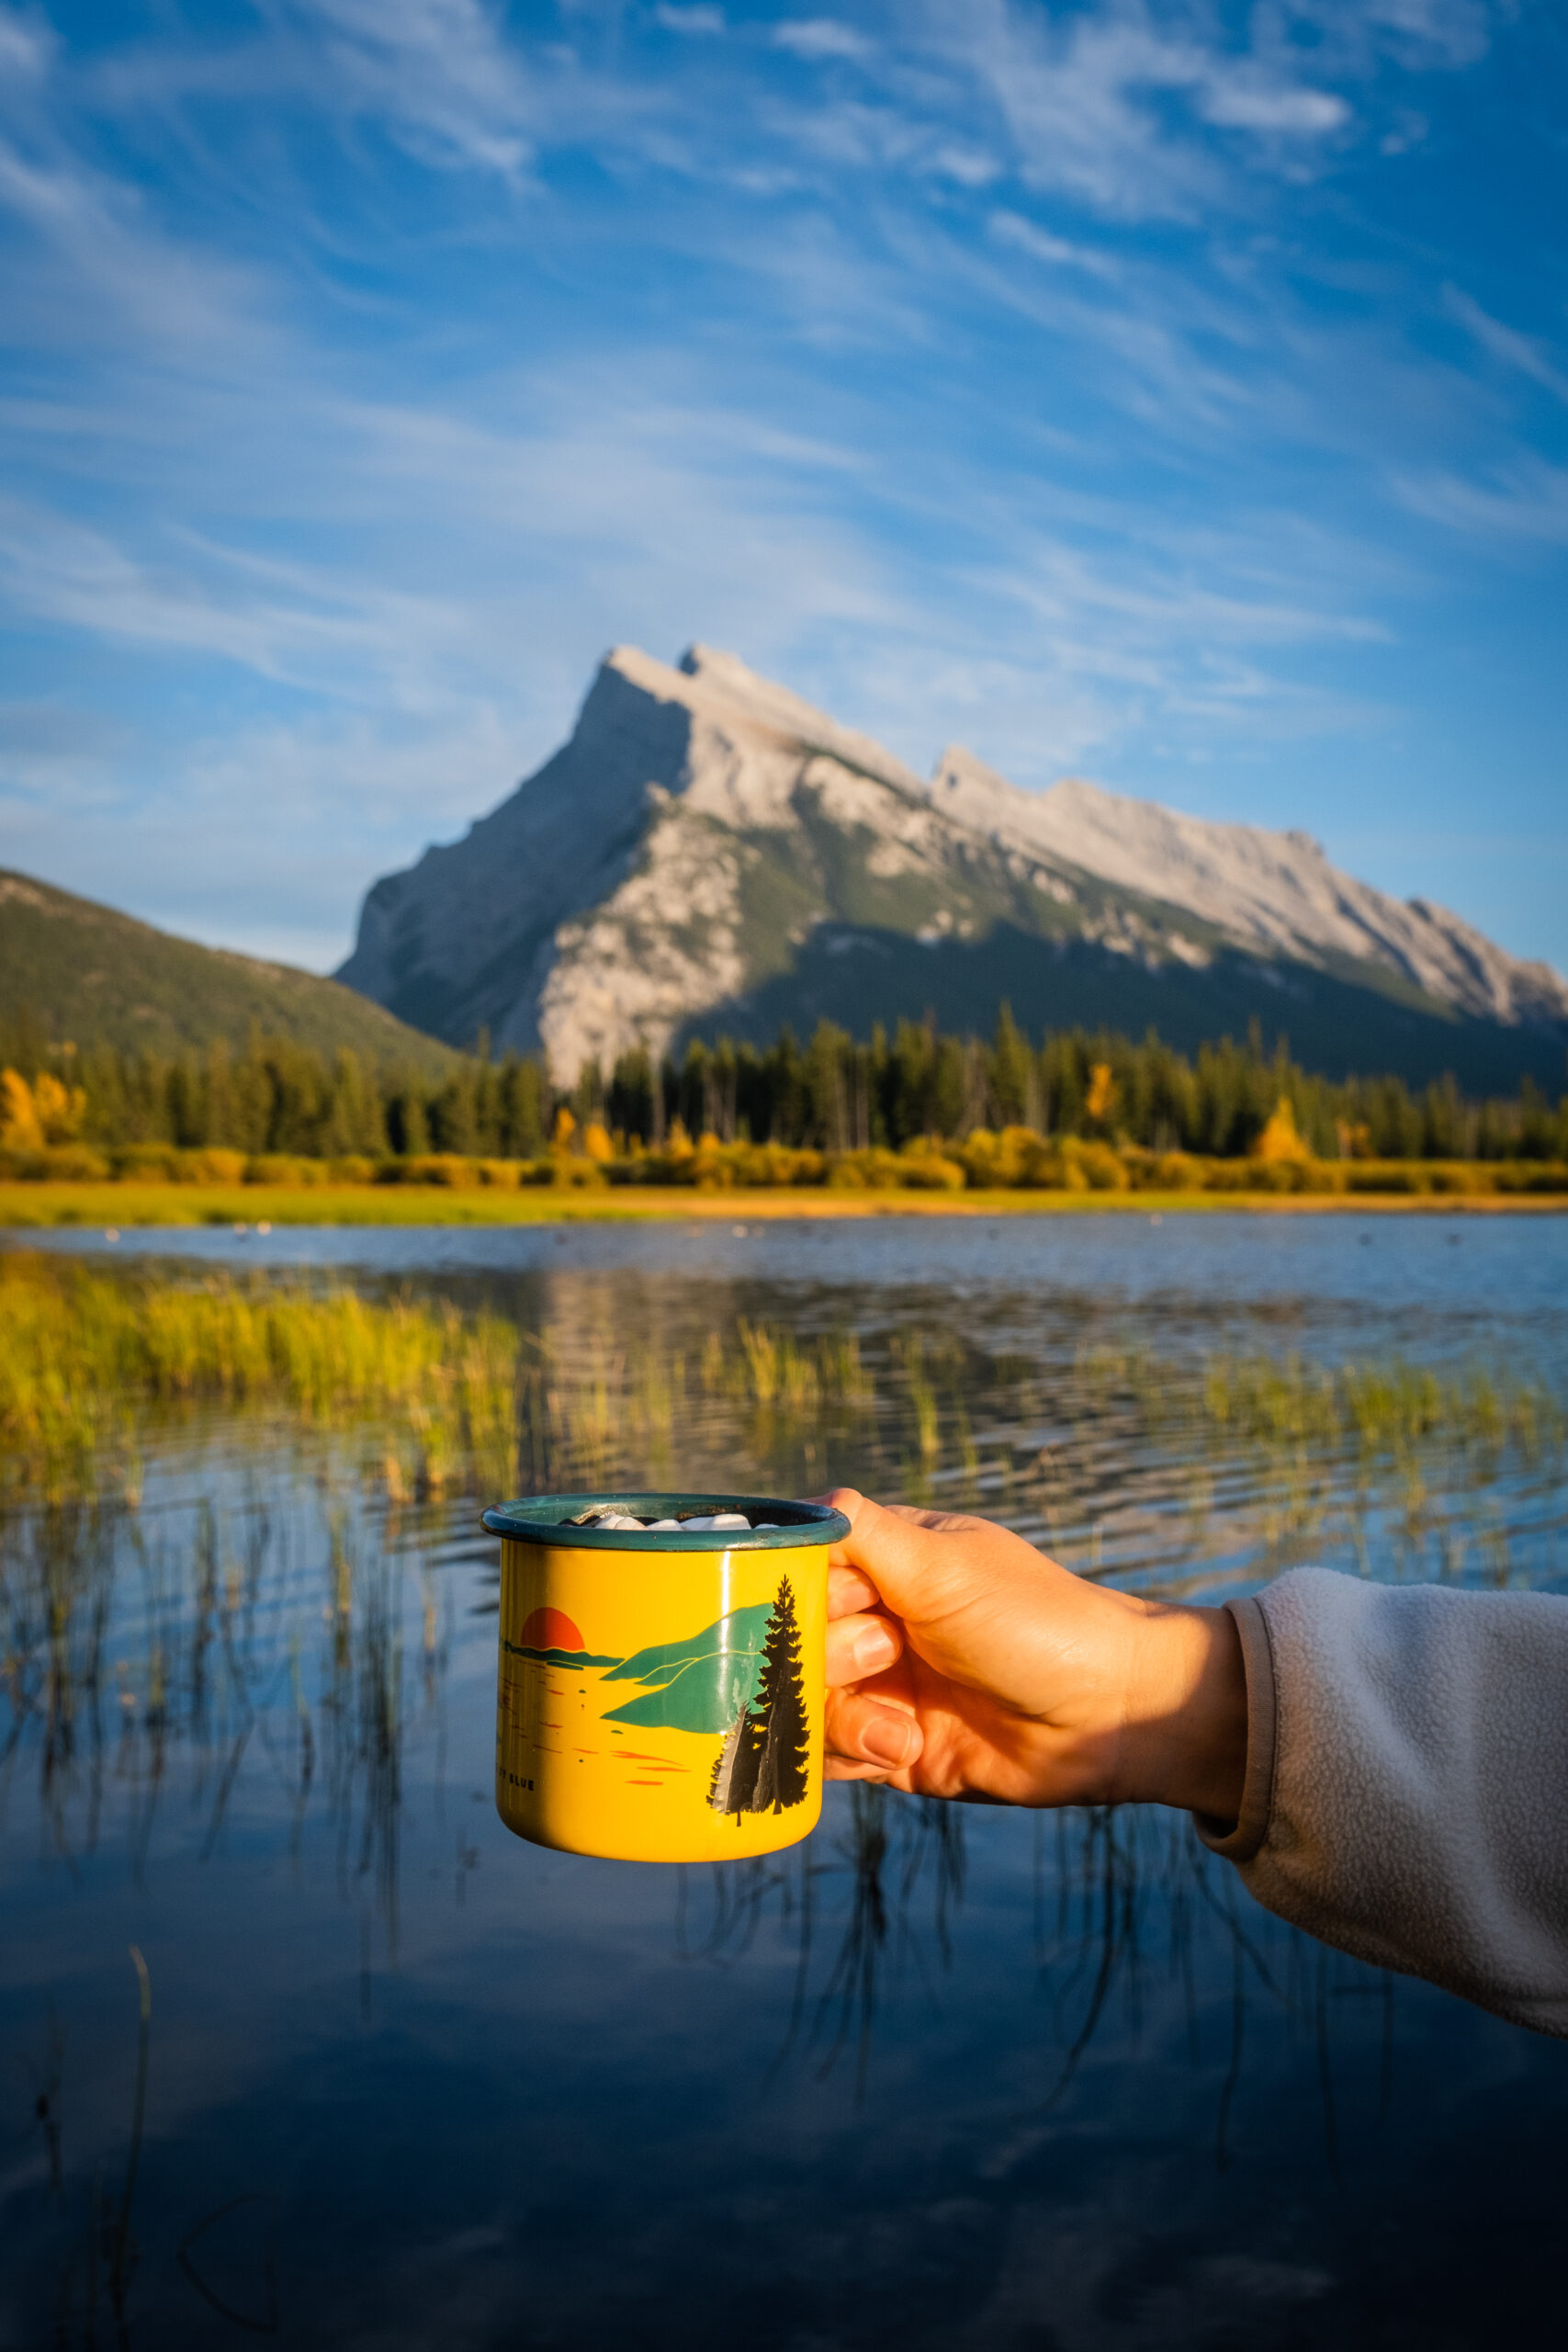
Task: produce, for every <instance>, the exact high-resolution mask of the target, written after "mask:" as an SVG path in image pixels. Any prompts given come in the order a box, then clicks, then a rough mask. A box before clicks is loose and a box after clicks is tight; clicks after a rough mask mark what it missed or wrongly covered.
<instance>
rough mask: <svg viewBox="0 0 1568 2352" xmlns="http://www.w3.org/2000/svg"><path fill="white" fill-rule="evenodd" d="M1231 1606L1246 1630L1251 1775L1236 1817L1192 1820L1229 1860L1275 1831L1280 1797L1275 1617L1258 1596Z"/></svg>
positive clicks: (1244, 1857) (1247, 1853)
mask: <svg viewBox="0 0 1568 2352" xmlns="http://www.w3.org/2000/svg"><path fill="white" fill-rule="evenodd" d="M1225 1607H1226V1608H1227V1609H1228V1610H1229V1611H1230V1613H1231V1615H1232V1617H1233V1618H1234V1619H1235V1629H1236V1632H1237V1633H1238V1634H1240V1636H1241V1656H1242V1665H1243V1668H1244V1670H1245V1672H1246V1675H1247V1777H1246V1779H1245V1781H1243V1783H1242V1792H1241V1812H1240V1814H1239V1815H1237V1817H1236V1819H1235V1821H1217V1820H1215V1819H1214V1818H1213V1815H1209V1814H1202V1813H1195V1814H1194V1815H1193V1816H1192V1821H1193V1826H1194V1827H1195V1828H1196V1829H1197V1832H1198V1835H1199V1837H1200V1838H1201V1839H1202V1841H1203V1843H1204V1845H1205V1846H1207V1847H1208V1849H1209V1850H1210V1851H1211V1853H1215V1854H1221V1855H1223V1856H1224V1860H1226V1861H1227V1862H1249V1861H1250V1860H1252V1858H1253V1856H1254V1854H1256V1853H1257V1851H1258V1848H1259V1847H1260V1846H1261V1845H1262V1843H1263V1840H1264V1838H1266V1837H1267V1836H1268V1834H1269V1812H1270V1809H1271V1807H1272V1805H1273V1802H1274V1734H1275V1715H1276V1706H1275V1695H1274V1653H1273V1650H1272V1648H1271V1646H1270V1645H1269V1620H1268V1618H1267V1617H1266V1616H1265V1615H1264V1613H1263V1610H1262V1608H1261V1606H1260V1605H1259V1603H1258V1601H1257V1600H1227V1601H1226V1603H1225Z"/></svg>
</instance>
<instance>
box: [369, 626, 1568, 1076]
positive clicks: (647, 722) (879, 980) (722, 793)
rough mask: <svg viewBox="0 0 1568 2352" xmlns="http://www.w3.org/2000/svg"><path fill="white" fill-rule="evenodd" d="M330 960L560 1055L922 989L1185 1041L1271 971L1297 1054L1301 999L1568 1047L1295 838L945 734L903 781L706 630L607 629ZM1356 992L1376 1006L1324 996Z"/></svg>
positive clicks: (1527, 994)
mask: <svg viewBox="0 0 1568 2352" xmlns="http://www.w3.org/2000/svg"><path fill="white" fill-rule="evenodd" d="M341 977H342V978H344V979H345V980H347V981H349V982H350V983H351V985H353V986H354V987H356V988H359V989H363V990H364V991H365V992H366V993H367V994H368V995H371V996H374V997H376V998H377V999H378V1001H380V1002H382V1003H383V1004H386V1005H388V1006H389V1008H390V1009H392V1010H394V1011H396V1012H399V1013H400V1014H401V1015H402V1017H403V1018H404V1019H407V1020H410V1021H413V1022H415V1023H420V1024H421V1025H423V1026H426V1027H429V1028H431V1029H434V1031H435V1032H436V1033H437V1034H438V1035H444V1036H446V1037H447V1038H450V1039H452V1040H453V1041H454V1042H457V1043H462V1042H466V1041H467V1040H468V1039H471V1038H472V1036H473V1035H474V1034H475V1032H476V1030H478V1029H479V1027H480V1026H481V1025H483V1026H486V1027H488V1028H489V1030H490V1032H491V1037H492V1038H493V1039H494V1041H495V1042H496V1043H497V1044H498V1045H501V1046H508V1045H510V1046H519V1047H523V1048H533V1047H536V1046H542V1047H543V1048H544V1050H545V1051H546V1052H547V1054H548V1056H549V1057H550V1059H551V1061H552V1063H553V1065H554V1067H555V1069H556V1070H557V1072H558V1075H559V1076H561V1077H563V1078H567V1079H570V1078H574V1077H575V1075H576V1073H577V1070H578V1069H579V1067H580V1066H581V1063H582V1062H584V1061H585V1060H588V1059H592V1058H594V1057H597V1058H599V1059H600V1060H601V1061H602V1062H603V1063H604V1064H606V1065H607V1064H608V1063H609V1062H610V1061H611V1060H613V1059H614V1057H615V1055H616V1054H618V1053H620V1052H623V1051H625V1050H626V1048H627V1047H628V1046H633V1045H637V1044H642V1045H646V1046H649V1047H650V1048H652V1049H654V1050H663V1049H664V1048H665V1047H666V1046H669V1045H670V1044H671V1041H672V1040H674V1039H675V1038H677V1037H678V1036H679V1035H681V1034H682V1031H686V1030H689V1029H690V1028H691V1027H692V1026H693V1025H694V1024H697V1025H700V1026H702V1027H704V1028H706V1029H710V1030H711V1029H716V1028H718V1027H728V1028H729V1029H731V1031H732V1032H734V1033H736V1034H741V1035H752V1034H755V1035H763V1034H768V1033H769V1032H770V1031H771V1029H772V1028H775V1027H776V1026H777V1024H778V1022H779V1021H780V1020H781V1019H786V1018H787V1019H789V1020H791V1021H793V1022H794V1023H795V1024H796V1025H797V1027H798V1026H801V1025H805V1026H810V1025H812V1023H814V1022H815V1020H816V1019H817V1018H818V1016H819V1015H820V1014H821V1013H823V1012H828V1013H829V1014H831V1016H832V1017H834V1018H836V1019H840V1020H843V1021H846V1022H847V1023H848V1024H849V1025H850V1026H852V1027H853V1028H855V1029H857V1030H858V1031H860V1032H861V1033H862V1034H863V1033H864V1031H865V1029H866V1028H867V1027H868V1026H869V1023H870V1022H871V1021H872V1020H873V1019H885V1020H886V1019H889V1018H895V1017H897V1015H899V1014H902V1013H910V1014H913V1015H915V1016H917V1017H918V1016H919V1014H920V1013H921V1012H924V1011H925V1009H926V1007H927V1006H928V1005H935V1006H937V1007H938V1008H939V1009H940V1011H941V1012H942V1017H943V1018H945V1019H947V1020H948V1021H949V1022H950V1023H951V1022H953V1021H956V1022H957V1023H958V1024H959V1025H969V1024H971V1023H974V1024H975V1025H984V1026H986V1027H988V1026H989V1025H990V1023H991V1022H992V1021H993V1020H994V1019H995V1013H996V1002H997V999H998V996H1003V995H1005V996H1007V997H1009V998H1010V1000H1011V1001H1012V1003H1013V1010H1014V1012H1015V1014H1016V1015H1017V1016H1018V1017H1019V1018H1021V1019H1024V1020H1027V1021H1028V1022H1030V1023H1032V1025H1034V1026H1039V1025H1040V1024H1041V1023H1043V1022H1046V1021H1049V1022H1052V1023H1062V1022H1066V1021H1076V1020H1080V1019H1089V1020H1090V1021H1091V1022H1104V1023H1110V1024H1111V1025H1117V1026H1122V1027H1138V1028H1141V1027H1143V1026H1145V1025H1147V1024H1148V1023H1150V1022H1153V1023H1155V1024H1156V1026H1159V1027H1160V1028H1161V1029H1162V1030H1163V1031H1164V1032H1165V1033H1166V1034H1168V1035H1172V1036H1173V1037H1174V1036H1176V1035H1179V1034H1180V1035H1186V1036H1188V1037H1192V1034H1193V1031H1194V1028H1195V1027H1196V1028H1197V1034H1198V1035H1217V1034H1219V1032H1220V1031H1221V1030H1222V1029H1224V1028H1230V1029H1231V1030H1233V1032H1234V1031H1235V1029H1237V1028H1238V1027H1242V1026H1245V1023H1246V1021H1247V1018H1248V1017H1250V1015H1251V1013H1252V1012H1253V1011H1254V1010H1257V1011H1258V1012H1260V1013H1263V1012H1266V1014H1267V1016H1268V1020H1269V1025H1270V1026H1271V1027H1273V1026H1278V1025H1280V1023H1281V1020H1282V1018H1283V1016H1284V1015H1285V1012H1286V1010H1287V1008H1286V1005H1285V1004H1284V1003H1283V1002H1281V1001H1280V998H1281V993H1282V995H1283V997H1284V998H1285V999H1288V1000H1289V1025H1290V1027H1291V1030H1292V1041H1293V1042H1294V1043H1295V1044H1296V1045H1297V1046H1298V1048H1301V1049H1303V1050H1304V1049H1305V1048H1304V1046H1303V1034H1304V1033H1303V1023H1305V1028H1306V1030H1307V1031H1310V1030H1311V1028H1312V1023H1313V1022H1314V1020H1315V1021H1316V1022H1317V1023H1318V1024H1319V1032H1320V1033H1321V1035H1322V1038H1323V1041H1324V1042H1323V1045H1322V1048H1321V1051H1320V1052H1319V1054H1318V1059H1319V1062H1320V1065H1321V1066H1331V1062H1330V1057H1342V1058H1339V1067H1340V1068H1346V1067H1349V1066H1351V1064H1352V1063H1353V1062H1354V1061H1355V1060H1356V1059H1357V1058H1358V1057H1359V1055H1360V1053H1361V1052H1362V1051H1363V1050H1364V1049H1367V1041H1368V1039H1369V1038H1371V1037H1372V1036H1374V1035H1383V1034H1384V1032H1385V1031H1386V1034H1387V1038H1388V1040H1389V1042H1388V1043H1386V1044H1385V1045H1384V1046H1383V1047H1382V1065H1381V1066H1382V1067H1390V1068H1392V1067H1395V1066H1396V1065H1397V1066H1402V1067H1404V1068H1405V1069H1407V1070H1411V1071H1414V1070H1415V1068H1416V1064H1415V1063H1414V1062H1413V1061H1412V1060H1411V1058H1410V1057H1411V1054H1412V1053H1414V1052H1415V1050H1416V1049H1415V1048H1414V1047H1411V1046H1408V1038H1409V1035H1417V1036H1419V1037H1421V1038H1423V1039H1425V1040H1426V1041H1427V1042H1426V1043H1425V1044H1424V1045H1423V1046H1422V1047H1421V1052H1422V1053H1423V1054H1427V1055H1428V1062H1427V1063H1426V1064H1423V1068H1429V1069H1430V1074H1434V1075H1435V1074H1436V1071H1437V1070H1438V1069H1442V1068H1443V1067H1445V1066H1448V1067H1452V1066H1453V1061H1452V1058H1451V1056H1450V1059H1449V1060H1448V1061H1447V1062H1446V1063H1445V1061H1444V1060H1442V1059H1437V1058H1436V1057H1438V1055H1440V1054H1446V1053H1448V1052H1449V1049H1450V1034H1451V1033H1452V1031H1453V1029H1454V1024H1455V1023H1456V1022H1458V1023H1464V1022H1470V1023H1481V1024H1483V1026H1485V1028H1486V1029H1487V1033H1488V1036H1491V1035H1492V1034H1493V1033H1494V1032H1497V1031H1501V1030H1503V1029H1510V1028H1512V1029H1519V1028H1530V1029H1532V1030H1534V1031H1537V1032H1542V1033H1550V1035H1545V1034H1543V1035H1542V1037H1541V1042H1540V1057H1544V1058H1542V1060H1541V1067H1542V1069H1545V1068H1546V1066H1547V1062H1548V1060H1551V1059H1553V1058H1559V1059H1560V1055H1561V1047H1562V1044H1563V1043H1568V987H1565V986H1564V984H1563V982H1562V980H1561V979H1559V978H1557V976H1556V975H1555V974H1554V973H1551V972H1549V971H1547V970H1546V969H1545V968H1544V967H1540V966H1531V965H1526V964H1522V963H1520V962H1518V961H1517V959H1516V958H1514V957H1511V956H1506V955H1505V954H1504V952H1503V951H1502V950H1501V949H1500V948H1498V947H1496V946H1495V945H1494V944H1492V943H1491V942H1490V941H1488V940H1486V939H1483V937H1482V936H1481V934H1480V933H1476V932H1474V931H1473V930H1472V928H1471V927H1470V926H1469V925H1467V924H1465V923H1463V922H1461V921H1460V920H1459V919H1458V918H1456V917H1452V916H1448V915H1445V914H1443V913H1442V912H1441V910H1436V909H1431V908H1427V906H1425V905H1419V906H1417V905H1405V904H1403V903H1401V902H1400V901H1398V900H1396V899H1390V898H1388V897H1387V896H1385V895H1384V894H1383V893H1382V892H1381V891H1378V890H1374V889H1372V888H1370V887H1369V886H1368V885H1366V884H1364V883H1361V882H1359V881H1357V880H1356V879H1355V877H1354V876H1350V875H1348V874H1345V873H1342V872H1340V871H1339V870H1338V869H1337V867H1335V866H1334V865H1331V864H1330V862H1329V860H1328V858H1327V857H1326V856H1325V853H1324V851H1323V849H1322V848H1321V846H1320V845H1319V843H1318V842H1316V841H1314V839H1313V838H1312V836H1311V835H1310V834H1309V833H1306V832H1303V831H1291V832H1270V831H1264V830H1262V829H1261V828H1259V827H1257V826H1252V825H1244V824H1235V823H1221V822H1217V821H1215V820H1212V819H1208V818H1201V817H1192V816H1188V815H1185V814H1183V813H1182V812H1180V811H1179V810H1177V809H1168V808H1165V807H1163V806H1162V805H1161V804H1160V803H1158V802H1157V801H1152V800H1143V799H1137V798H1134V797H1132V796H1130V795H1127V794H1122V793H1117V792H1111V791H1108V790H1106V789H1105V788H1104V787H1103V786H1100V785H1096V784H1089V783H1087V782H1085V781H1083V780H1082V779H1079V778H1076V777H1068V778H1064V779H1063V780H1061V781H1060V782H1058V783H1055V784H1053V785H1051V786H1049V787H1048V788H1047V789H1046V790H1044V791H1043V792H1025V791H1021V790H1020V788H1019V787H1018V786H1016V785H1013V784H1011V783H1010V782H1009V781H1008V779H1007V778H1006V777H1005V776H1002V775H998V772H997V771H996V770H995V769H993V768H990V767H988V766H987V765H986V763H984V762H983V761H981V760H979V759H977V758H976V756H975V754H974V753H973V752H968V751H966V750H964V748H963V746H962V745H957V744H953V745H950V746H949V747H948V749H947V750H945V751H944V752H942V757H941V759H940V760H939V761H938V763H937V766H936V770H935V773H934V775H933V776H932V778H931V782H930V783H929V784H928V783H926V782H924V781H923V780H922V779H921V778H919V776H917V775H915V774H914V772H913V771H912V770H911V769H909V768H908V767H907V766H906V765H905V764H904V763H903V762H902V761H901V760H899V759H897V757H896V756H895V755H894V754H893V753H892V752H889V751H888V750H887V749H886V747H885V746H884V745H883V744H881V743H879V742H877V741H875V740H874V738H873V737H871V736H869V735H866V734H864V733H863V732H861V731H860V730H859V729H853V728H848V727H844V726H841V725H840V723H839V722H838V721H837V720H836V719H834V718H831V717H830V716H829V714H828V713H827V712H826V711H823V710H819V709H818V708H817V707H815V706H814V705H812V704H810V703H808V702H807V701H805V700H804V699H803V698H802V697H801V696H800V695H795V694H793V693H792V692H791V691H790V690H789V689H788V688H787V687H784V686H782V685H779V684H775V683H774V682H773V680H771V679H768V678H765V677H762V676H761V675H760V674H759V673H757V672H755V671H753V670H751V669H750V668H749V667H748V666H747V664H746V663H745V662H741V661H740V660H739V658H738V657H737V656H736V655H735V654H733V653H728V652H725V651H723V650H718V649H716V648H715V647H711V646H706V645H703V644H693V645H691V646H688V647H687V649H686V650H685V651H684V652H683V653H682V656H681V658H680V661H679V662H678V663H677V664H675V665H673V666H671V665H670V664H668V663H666V662H660V661H657V660H655V659H654V658H653V657H652V656H651V655H649V654H647V653H645V652H643V651H642V650H640V649H639V648H637V647H635V646H617V647H615V649H614V650H612V651H611V652H610V653H608V654H607V655H606V656H605V658H604V662H602V664H601V666H600V669H599V672H598V674H597V676H596V677H595V679H594V681H593V684H592V687H591V689H590V691H589V694H588V695H587V697H586V699H585V701H584V703H583V706H582V709H581V713H580V715H579V718H578V723H577V727H576V729H575V730H574V732H573V734H572V736H571V739H570V741H569V742H568V743H566V744H565V745H564V746H563V747H562V749H561V750H560V751H559V752H557V753H556V754H555V756H554V758H553V759H551V760H549V761H547V763H546V764H545V765H544V767H542V768H541V769H540V770H539V771H538V773H537V774H536V775H534V776H532V777H530V778H528V779H527V780H526V781H525V783H524V784H522V785H520V786H518V788H517V790H516V791H515V792H514V793H513V795H512V796H511V797H510V798H509V799H507V800H505V801H503V802H502V804H501V806H500V807H499V808H497V809H493V810H492V811H491V814H490V815H489V816H488V817H485V818H482V819H481V820H479V823H478V824H477V825H475V827H474V828H473V830H472V831H471V832H470V833H469V835H468V838H467V840H465V841H462V842H456V843H454V844H452V845H451V846H449V847H446V848H441V849H433V850H430V851H427V852H426V854H425V855H424V856H423V858H422V859H421V860H420V862H419V864H418V865H416V866H414V867H412V869H411V870H410V871H408V872H407V873H404V874H400V875H391V876H386V877H385V878H384V879H383V880H381V881H380V882H378V883H377V884H376V886H375V888H373V889H372V890H371V891H370V893H369V894H368V896H367V899H366V902H365V908H364V910H363V913H362V916H361V921H360V933H359V940H358V944H357V945H356V947H355V953H354V955H353V956H351V957H350V959H349V961H348V963H347V964H346V965H345V966H344V969H343V973H342V975H341ZM1330 983H1332V985H1330ZM1336 989H1337V990H1338V991H1339V994H1338V995H1337V996H1336V995H1335V994H1334V991H1335V990H1336ZM1369 998H1371V999H1375V1000H1376V1001H1377V1004H1378V1006H1380V1007H1381V1011H1379V1012H1376V1015H1375V1017H1373V1015H1372V1014H1371V1013H1369V1012H1365V1011H1364V1010H1359V1011H1358V1012H1356V1013H1355V1014H1354V1015H1353V1016H1352V1015H1349V1014H1348V1013H1344V1012H1343V1005H1342V1003H1341V1000H1343V1003H1344V1005H1348V1004H1349V1003H1351V1002H1354V1003H1355V1005H1356V1006H1357V1007H1358V1008H1362V1007H1364V1003H1365V1001H1366V1000H1368V999H1369ZM1331 999H1332V1008H1331ZM1303 1007H1307V1008H1312V1007H1316V1008H1317V1010H1316V1011H1315V1012H1312V1011H1310V1010H1309V1011H1306V1012H1303ZM1334 1008H1337V1009H1334ZM1396 1008H1403V1010H1399V1011H1397V1012H1396ZM1342 1016H1343V1017H1342ZM1379 1023H1382V1029H1380V1027H1379ZM1390 1023H1393V1026H1392V1027H1390V1026H1389V1024H1390ZM1400 1023H1403V1028H1401V1026H1400ZM1199 1024H1201V1026H1200V1025H1199ZM1314 1034H1318V1033H1317V1032H1314ZM1194 1041H1195V1040H1194ZM1481 1050H1482V1048H1481V1046H1477V1047H1476V1051H1477V1052H1478V1053H1479V1052H1480V1051H1481ZM1486 1050H1487V1051H1490V1050H1491V1047H1490V1046H1487V1047H1486ZM1530 1050H1531V1051H1535V1050H1536V1049H1535V1048H1533V1047H1532V1048H1531V1049H1530ZM1401 1053H1403V1054H1404V1060H1403V1062H1400V1060H1399V1057H1400V1055H1401ZM1370 1066H1371V1067H1377V1066H1379V1065H1378V1064H1375V1063H1374V1064H1372V1065H1370ZM1532 1066H1533V1065H1532Z"/></svg>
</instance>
